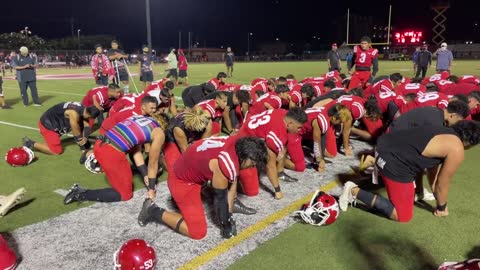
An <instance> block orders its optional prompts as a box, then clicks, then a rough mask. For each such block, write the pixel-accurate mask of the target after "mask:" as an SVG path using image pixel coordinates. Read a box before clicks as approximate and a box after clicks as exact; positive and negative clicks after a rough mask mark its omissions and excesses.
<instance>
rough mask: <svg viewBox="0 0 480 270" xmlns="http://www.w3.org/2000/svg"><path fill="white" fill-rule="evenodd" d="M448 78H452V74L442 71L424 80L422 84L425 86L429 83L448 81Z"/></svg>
mask: <svg viewBox="0 0 480 270" xmlns="http://www.w3.org/2000/svg"><path fill="white" fill-rule="evenodd" d="M448 77H450V73H448V71H442V72H440V73H438V74H433V75H432V76H430V77H427V78H425V79H423V81H422V84H423V85H425V84H427V83H433V82H436V81H440V80H446V79H447V78H448Z"/></svg>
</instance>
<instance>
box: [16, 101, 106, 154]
mask: <svg viewBox="0 0 480 270" xmlns="http://www.w3.org/2000/svg"><path fill="white" fill-rule="evenodd" d="M99 114H100V111H99V110H98V109H97V108H96V107H95V106H90V107H88V108H85V107H83V105H82V104H81V103H79V102H62V103H59V104H57V105H54V106H53V107H51V108H50V109H48V110H47V111H46V112H45V113H43V115H42V116H41V117H40V121H38V127H39V129H40V133H41V134H42V136H43V138H44V139H45V142H46V144H45V143H40V142H35V141H32V140H31V139H29V138H28V137H24V138H23V145H24V146H26V147H28V148H30V149H32V150H38V151H40V152H42V153H45V154H50V155H60V154H62V152H63V149H62V145H61V142H60V136H62V135H65V134H67V133H68V132H70V131H71V132H72V134H73V138H74V139H75V142H76V143H77V144H78V146H79V147H80V149H81V150H82V151H85V150H87V149H88V148H89V143H88V136H89V135H90V129H89V128H88V120H89V119H95V118H97V117H98V115H99Z"/></svg>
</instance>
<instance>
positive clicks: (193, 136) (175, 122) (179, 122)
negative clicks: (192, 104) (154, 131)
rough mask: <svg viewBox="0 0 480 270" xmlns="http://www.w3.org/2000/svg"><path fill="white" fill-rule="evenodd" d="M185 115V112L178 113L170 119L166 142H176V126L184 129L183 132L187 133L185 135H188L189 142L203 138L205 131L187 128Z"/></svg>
mask: <svg viewBox="0 0 480 270" xmlns="http://www.w3.org/2000/svg"><path fill="white" fill-rule="evenodd" d="M184 115H185V113H180V114H177V116H175V118H173V119H172V120H170V123H169V125H168V128H167V130H166V132H165V141H166V142H174V143H176V141H175V136H174V134H173V129H174V128H176V127H178V128H180V129H181V130H183V132H184V133H185V136H186V137H187V141H188V143H189V144H190V143H192V142H194V141H196V140H200V139H201V138H202V135H203V131H202V132H198V131H190V130H187V128H186V127H185V123H184V122H183V116H184Z"/></svg>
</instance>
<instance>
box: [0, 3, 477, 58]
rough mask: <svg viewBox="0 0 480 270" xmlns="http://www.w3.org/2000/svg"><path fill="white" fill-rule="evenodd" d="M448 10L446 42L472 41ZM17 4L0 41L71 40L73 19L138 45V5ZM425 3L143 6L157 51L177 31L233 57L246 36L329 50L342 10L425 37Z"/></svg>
mask: <svg viewBox="0 0 480 270" xmlns="http://www.w3.org/2000/svg"><path fill="white" fill-rule="evenodd" d="M451 2H452V3H451V8H450V9H449V10H448V11H447V14H448V23H447V29H448V30H447V31H448V33H447V40H468V39H472V38H473V37H472V35H473V29H474V24H475V22H476V23H480V18H479V17H480V15H478V14H480V13H478V11H476V10H475V9H474V8H472V7H471V4H468V2H467V1H464V0H460V1H459V0H455V1H451ZM21 3H22V5H23V8H18V6H19V5H18V2H16V1H8V2H7V3H2V7H1V8H0V10H1V11H2V12H1V15H0V33H2V32H13V31H20V30H21V29H23V28H24V27H25V26H28V27H29V29H30V30H31V31H32V32H33V34H37V35H39V36H41V37H43V38H60V37H65V36H68V35H70V36H71V33H72V32H71V24H70V18H71V17H73V18H74V32H75V35H76V31H77V29H81V34H82V35H93V34H111V35H115V36H117V38H118V39H119V40H120V41H121V42H122V43H123V45H124V47H126V48H127V49H129V48H137V47H139V46H141V44H145V43H146V30H145V29H146V27H145V1H143V0H95V1H94V0H82V1H68V0H65V1H58V0H56V1H53V0H47V1H41V0H23V1H22V2H21ZM373 3H376V4H373ZM430 3H431V1H422V0H401V1H399V0H396V1H393V0H392V1H366V0H363V1H361V0H357V1H319V0H223V1H220V0H175V1H166V0H151V14H152V36H153V45H154V47H157V48H167V47H170V46H177V45H178V32H179V31H182V35H183V36H182V38H183V42H182V46H183V47H186V46H187V33H188V31H191V32H193V38H194V41H195V42H196V41H198V42H200V44H201V46H203V45H204V44H206V45H207V46H210V47H220V46H222V45H223V46H228V45H231V46H234V47H236V48H238V49H240V50H245V48H246V46H247V33H248V32H253V34H254V35H253V39H252V40H251V41H252V43H253V44H255V43H259V42H263V41H273V40H274V39H275V38H277V37H278V38H279V39H280V40H282V41H287V42H295V41H307V42H308V41H310V40H311V38H312V37H313V36H320V37H321V39H320V42H321V43H324V44H330V43H331V42H333V41H334V42H341V41H342V40H335V38H336V37H338V36H339V34H338V33H337V31H335V30H334V29H335V28H334V26H333V22H334V21H335V20H339V18H340V17H341V16H344V15H345V14H346V10H347V8H350V10H351V13H356V14H359V15H363V16H375V18H376V19H377V20H380V21H381V22H384V24H386V23H387V18H388V5H389V4H392V5H393V16H392V25H393V26H396V27H397V28H416V29H421V30H423V31H424V32H425V33H426V34H427V35H428V33H429V32H430V30H431V27H432V18H433V14H434V13H433V11H431V10H430V8H429V7H430ZM469 6H470V8H469ZM15 13H20V14H21V15H17V14H15ZM477 29H478V27H477ZM477 33H478V30H477ZM340 36H344V33H341V34H340ZM252 46H253V45H252Z"/></svg>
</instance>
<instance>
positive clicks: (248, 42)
mask: <svg viewBox="0 0 480 270" xmlns="http://www.w3.org/2000/svg"><path fill="white" fill-rule="evenodd" d="M250 36H253V33H251V32H248V34H247V54H248V59H250Z"/></svg>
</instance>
